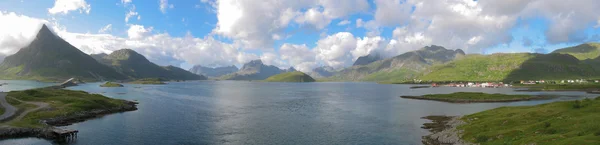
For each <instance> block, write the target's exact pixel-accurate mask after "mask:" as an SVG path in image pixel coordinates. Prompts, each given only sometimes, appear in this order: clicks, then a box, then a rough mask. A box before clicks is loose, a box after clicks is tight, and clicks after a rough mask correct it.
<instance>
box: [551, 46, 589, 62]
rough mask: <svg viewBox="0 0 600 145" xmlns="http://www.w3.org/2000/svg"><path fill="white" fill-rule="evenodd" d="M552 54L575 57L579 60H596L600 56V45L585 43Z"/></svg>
mask: <svg viewBox="0 0 600 145" xmlns="http://www.w3.org/2000/svg"><path fill="white" fill-rule="evenodd" d="M552 53H560V54H569V55H573V56H575V57H576V58H577V59H579V60H586V59H595V58H598V57H599V56H600V43H585V44H581V45H577V46H573V47H567V48H563V49H558V50H555V51H553V52H552Z"/></svg>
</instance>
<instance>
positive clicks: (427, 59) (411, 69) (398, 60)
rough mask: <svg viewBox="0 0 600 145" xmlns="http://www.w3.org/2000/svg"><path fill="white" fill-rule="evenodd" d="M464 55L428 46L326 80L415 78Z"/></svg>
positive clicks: (349, 70) (353, 68) (359, 66)
mask: <svg viewBox="0 0 600 145" xmlns="http://www.w3.org/2000/svg"><path fill="white" fill-rule="evenodd" d="M462 56H464V52H463V51H462V50H460V49H457V50H448V49H446V48H444V47H441V46H435V45H432V46H428V47H424V48H421V49H419V50H416V51H411V52H407V53H404V54H401V55H398V56H395V57H392V58H388V59H384V60H379V61H375V62H372V63H369V64H366V65H357V66H352V67H350V68H346V69H343V70H341V71H339V72H338V73H336V74H335V75H333V76H332V77H329V78H326V79H325V80H331V81H399V80H407V79H412V78H415V77H416V76H417V75H418V74H420V72H422V71H424V70H426V69H427V68H428V67H430V66H431V65H433V64H439V63H444V62H448V61H451V60H454V59H455V58H457V57H462Z"/></svg>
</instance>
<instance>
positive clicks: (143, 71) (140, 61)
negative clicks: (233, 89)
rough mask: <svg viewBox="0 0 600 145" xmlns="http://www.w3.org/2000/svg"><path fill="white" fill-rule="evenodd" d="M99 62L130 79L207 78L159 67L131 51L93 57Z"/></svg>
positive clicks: (181, 70) (179, 69) (124, 50)
mask: <svg viewBox="0 0 600 145" xmlns="http://www.w3.org/2000/svg"><path fill="white" fill-rule="evenodd" d="M92 58H95V59H96V60H97V61H98V62H101V63H103V64H105V65H107V66H111V67H112V68H113V69H115V70H116V71H117V72H119V73H121V74H124V75H126V76H128V77H129V78H132V79H136V78H163V79H167V80H205V79H206V77H204V76H201V75H196V74H193V73H191V72H188V71H186V70H183V69H181V68H178V67H175V66H159V65H156V64H154V63H152V62H150V61H149V60H148V59H146V57H144V56H143V55H141V54H139V53H137V52H135V51H133V50H131V49H120V50H117V51H113V52H112V53H111V54H109V55H106V54H95V55H92Z"/></svg>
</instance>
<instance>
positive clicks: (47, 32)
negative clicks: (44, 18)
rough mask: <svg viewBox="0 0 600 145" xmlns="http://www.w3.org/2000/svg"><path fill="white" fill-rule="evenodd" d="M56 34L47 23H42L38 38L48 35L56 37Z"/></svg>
mask: <svg viewBox="0 0 600 145" xmlns="http://www.w3.org/2000/svg"><path fill="white" fill-rule="evenodd" d="M55 36H56V35H54V33H53V32H52V31H51V30H50V28H48V26H46V24H43V25H42V28H40V31H38V34H37V35H36V37H35V38H36V39H42V38H48V37H55Z"/></svg>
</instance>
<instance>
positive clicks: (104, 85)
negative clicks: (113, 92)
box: [100, 82, 123, 87]
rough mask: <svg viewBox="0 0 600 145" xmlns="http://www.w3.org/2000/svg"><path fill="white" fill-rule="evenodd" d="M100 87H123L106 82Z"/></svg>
mask: <svg viewBox="0 0 600 145" xmlns="http://www.w3.org/2000/svg"><path fill="white" fill-rule="evenodd" d="M100 87H123V85H122V84H119V83H115V82H106V83H104V84H102V85H100Z"/></svg>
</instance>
